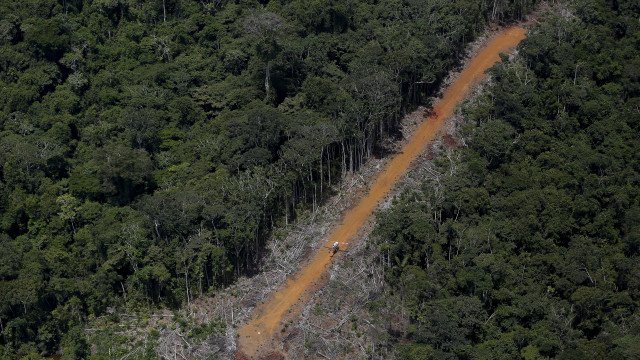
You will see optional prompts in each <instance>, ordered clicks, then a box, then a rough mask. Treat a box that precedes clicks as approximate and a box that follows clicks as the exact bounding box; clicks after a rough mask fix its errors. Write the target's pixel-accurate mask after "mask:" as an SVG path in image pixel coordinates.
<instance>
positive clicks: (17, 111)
mask: <svg viewBox="0 0 640 360" xmlns="http://www.w3.org/2000/svg"><path fill="white" fill-rule="evenodd" d="M534 2H535V1H533V0H525V1H515V2H514V1H508V0H498V1H473V0H465V1H455V2H451V1H448V0H430V1H413V0H404V1H401V0H394V1H373V0H370V1H350V0H340V1H332V0H312V1H307V0H304V1H303V0H296V1H222V0H216V1H213V0H204V1H195V0H148V1H142V0H93V1H89V0H24V1H2V2H1V3H0V346H2V348H3V349H4V350H3V351H4V352H5V354H7V356H11V357H13V356H23V355H25V354H28V353H33V354H36V353H40V354H53V353H56V352H58V351H59V349H60V346H62V347H63V348H64V349H66V350H65V351H63V352H62V353H63V354H64V356H65V357H68V358H73V357H84V356H86V351H87V347H86V344H83V340H82V338H83V337H82V331H81V329H82V327H81V325H82V324H83V322H84V321H85V320H86V319H87V317H92V316H99V315H101V314H104V313H105V312H106V311H107V310H109V309H113V307H118V306H124V305H126V306H128V307H129V308H135V307H136V306H141V307H146V306H157V305H164V306H179V305H180V304H181V303H182V302H184V301H186V300H188V299H190V298H192V297H193V296H194V295H197V294H202V293H204V292H206V291H207V290H208V289H212V288H217V287H220V286H224V285H225V284H228V283H229V282H231V281H233V279H234V278H235V277H236V276H238V275H239V274H244V273H248V272H251V271H255V270H256V266H257V264H258V260H259V258H260V253H261V249H262V248H263V244H264V239H265V238H266V236H267V235H268V233H269V229H270V228H271V227H272V226H273V225H274V224H278V223H282V222H287V221H291V220H292V219H294V218H295V216H296V215H297V214H299V211H300V210H301V209H303V208H305V207H314V206H316V203H318V202H319V201H321V200H322V198H323V197H324V196H325V195H326V194H327V191H328V189H329V188H330V184H331V183H332V182H334V183H335V181H336V179H338V178H339V177H340V175H341V174H343V173H344V172H346V171H350V170H353V169H355V168H357V167H358V166H359V165H360V164H361V163H362V161H363V160H364V159H365V158H366V157H367V156H369V155H370V154H371V153H372V152H373V151H375V150H376V141H377V140H378V139H380V137H381V136H382V135H383V134H385V133H389V132H393V129H394V128H395V126H396V121H397V119H398V118H399V116H400V115H401V114H402V113H403V112H404V111H405V110H406V109H409V108H411V107H412V106H415V105H416V104H419V103H424V102H425V99H426V98H427V97H428V96H430V95H432V94H433V93H434V92H435V91H436V90H437V89H438V86H439V84H440V82H441V81H442V79H443V78H444V76H445V75H446V74H447V72H448V71H449V70H450V69H452V68H453V67H454V66H455V65H456V64H458V62H459V60H460V57H461V55H462V54H463V50H464V46H465V44H467V43H468V42H469V41H471V40H473V39H474V38H475V37H476V36H477V35H478V34H479V33H480V32H481V31H482V29H483V28H484V27H485V25H486V24H487V23H489V22H498V23H499V22H508V21H511V20H514V19H520V18H521V17H522V16H523V14H525V13H527V12H528V11H530V10H531V8H532V6H533V3H534ZM61 344H62V345H61Z"/></svg>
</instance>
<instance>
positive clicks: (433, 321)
mask: <svg viewBox="0 0 640 360" xmlns="http://www.w3.org/2000/svg"><path fill="white" fill-rule="evenodd" d="M555 10H561V11H554V13H555V15H553V14H550V15H546V16H544V17H543V18H544V20H543V21H542V23H540V24H537V25H535V26H533V27H532V29H531V31H530V34H529V36H528V38H527V39H526V40H525V41H524V43H523V44H522V46H521V47H520V54H519V57H518V58H516V60H514V61H511V62H508V63H504V64H502V65H499V66H497V67H496V68H494V70H493V71H492V79H493V80H492V85H490V87H489V88H488V89H487V91H486V92H485V93H484V95H482V96H481V97H480V98H479V99H477V100H476V101H474V103H473V104H471V105H469V106H468V107H467V108H466V110H465V111H464V113H465V115H466V119H467V121H468V122H469V123H470V126H469V128H467V129H466V130H465V131H464V132H463V137H465V138H466V141H465V143H466V146H462V147H461V148H459V149H457V150H454V154H453V155H451V156H449V157H445V156H442V158H440V159H439V160H438V162H437V166H436V171H435V172H434V174H435V175H433V178H432V179H429V180H425V182H424V184H423V186H422V188H421V189H418V190H415V191H408V192H406V193H404V195H403V196H401V197H400V198H398V199H397V201H396V202H395V204H394V205H393V206H392V208H391V209H390V210H388V211H385V212H383V213H381V214H380V216H379V226H378V228H377V230H376V234H377V239H378V241H379V244H380V248H381V255H382V257H383V260H384V262H385V263H386V264H388V271H387V277H388V280H389V282H390V284H392V287H393V289H394V292H395V293H396V294H397V296H399V297H400V298H401V299H402V302H403V303H404V305H405V307H406V308H407V310H408V311H409V313H410V316H411V319H412V322H411V328H410V329H409V332H408V334H407V339H405V344H404V345H401V346H399V347H398V348H399V354H400V358H403V359H471V358H474V359H475V358H477V359H519V358H523V359H543V358H559V359H576V360H577V359H638V358H640V268H639V266H638V264H640V136H639V134H640V23H638V18H640V4H639V3H638V2H637V1H612V2H610V1H579V2H576V5H575V7H569V8H562V7H561V8H559V9H555ZM451 159H460V161H450V160H451ZM406 340H410V341H408V343H407V341H406Z"/></svg>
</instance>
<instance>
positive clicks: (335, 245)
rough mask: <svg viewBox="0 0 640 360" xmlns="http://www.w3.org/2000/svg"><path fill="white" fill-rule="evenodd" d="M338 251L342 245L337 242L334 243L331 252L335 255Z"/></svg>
mask: <svg viewBox="0 0 640 360" xmlns="http://www.w3.org/2000/svg"><path fill="white" fill-rule="evenodd" d="M338 250H340V244H339V243H338V242H337V241H336V242H334V243H333V246H331V251H333V253H334V254H335V253H337V252H338Z"/></svg>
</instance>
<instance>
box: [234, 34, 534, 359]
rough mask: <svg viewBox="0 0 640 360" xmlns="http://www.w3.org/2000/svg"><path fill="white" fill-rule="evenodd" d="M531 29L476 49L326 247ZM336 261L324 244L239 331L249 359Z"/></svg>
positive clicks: (361, 220)
mask: <svg viewBox="0 0 640 360" xmlns="http://www.w3.org/2000/svg"><path fill="white" fill-rule="evenodd" d="M525 34H526V30H525V29H524V28H522V27H519V26H514V27H510V28H506V29H504V30H502V31H500V32H498V33H497V34H495V35H494V36H493V37H492V38H491V39H490V40H489V42H488V43H487V44H486V45H485V46H484V47H483V48H481V49H480V51H478V52H477V54H476V55H475V56H474V57H473V58H472V59H471V61H470V62H468V64H467V66H466V67H465V68H464V69H463V70H462V72H461V73H460V74H459V75H458V77H457V79H456V80H455V81H454V82H453V84H451V85H450V86H449V87H448V88H447V89H446V90H445V92H444V94H443V95H442V98H441V100H440V101H438V102H437V103H436V104H435V106H434V111H433V114H432V115H431V116H429V117H428V118H426V119H425V121H424V122H423V123H422V124H421V125H420V126H419V127H418V128H417V129H416V131H415V133H414V134H413V135H412V137H411V138H410V140H409V141H408V143H407V144H406V145H405V146H404V147H403V148H402V152H401V153H398V154H397V155H395V156H394V157H393V159H391V160H390V161H389V163H388V164H387V166H386V167H385V169H384V170H383V171H382V172H381V173H380V174H379V175H378V177H377V178H376V179H375V181H374V183H373V185H372V186H371V188H370V190H369V192H368V193H367V194H366V196H365V197H364V198H362V199H361V200H360V201H359V202H358V203H357V205H356V206H355V207H353V208H351V209H350V210H348V211H347V213H346V214H345V215H344V217H343V221H342V223H341V224H340V225H338V226H337V227H336V228H335V229H334V230H333V232H332V233H331V235H330V236H329V238H328V239H327V243H326V247H328V248H331V245H332V244H333V243H334V242H336V241H338V242H340V243H341V245H342V244H344V243H346V242H349V241H352V240H350V239H352V238H353V237H354V236H355V235H356V234H357V233H358V231H359V230H360V228H361V227H362V226H363V225H364V224H365V222H366V220H367V218H369V216H371V214H372V213H373V212H374V210H375V209H376V207H377V206H378V203H379V202H380V201H381V200H383V199H384V197H385V196H386V195H387V194H388V193H389V191H390V190H391V189H392V187H393V186H394V184H395V183H396V182H397V181H398V179H399V178H400V177H401V176H402V175H403V174H404V173H405V172H406V171H407V169H408V168H409V166H410V165H411V162H412V161H413V160H414V159H415V158H417V157H418V156H419V155H420V154H421V153H422V151H423V150H424V149H425V148H426V146H427V144H428V143H429V142H430V141H431V140H433V138H434V137H435V136H436V135H437V133H438V132H439V131H440V129H441V128H442V126H443V124H444V122H445V120H446V119H447V118H448V117H449V116H450V115H451V114H452V113H453V111H454V110H455V107H456V105H458V104H459V103H460V102H461V101H462V100H463V99H464V98H465V97H466V96H467V95H468V93H469V91H470V89H471V88H472V86H473V85H475V84H476V83H477V82H478V81H479V80H480V79H481V78H482V77H483V76H484V73H485V71H486V70H487V69H489V68H490V67H491V66H493V65H494V64H495V63H497V62H498V61H500V57H499V55H500V53H503V52H507V51H508V50H510V49H512V48H513V47H515V46H516V45H517V44H518V43H520V41H522V40H523V39H524V38H525ZM331 260H332V253H331V251H327V249H326V248H321V249H320V250H319V251H318V252H317V253H316V254H315V256H313V258H312V259H311V260H310V261H309V262H308V263H307V264H306V265H305V266H304V267H303V268H302V269H301V270H300V271H299V272H298V273H297V274H295V276H293V277H292V278H290V279H289V280H288V281H287V282H286V283H285V284H284V285H283V286H282V287H281V288H280V289H279V290H278V291H277V292H275V293H274V294H273V295H272V296H271V297H270V298H269V299H268V300H267V301H266V302H264V303H262V304H261V305H259V306H258V307H257V308H256V309H255V311H254V314H253V317H252V318H251V319H250V320H249V322H248V323H247V324H246V325H245V326H244V327H242V328H241V329H240V330H239V338H238V347H239V349H240V350H241V351H242V352H243V353H244V354H245V355H246V356H248V357H251V358H255V357H256V355H258V354H259V353H262V352H264V351H269V350H272V349H270V348H269V346H270V345H271V343H272V340H273V337H274V336H275V335H276V332H277V331H278V330H279V329H280V327H281V326H282V320H283V319H284V318H285V316H287V314H288V313H290V312H291V311H292V309H294V308H295V307H296V304H298V303H300V302H301V301H303V300H304V299H305V298H307V295H308V294H306V292H307V291H308V290H310V289H313V287H314V284H315V283H316V282H317V281H318V280H319V279H320V278H321V277H322V275H323V273H324V272H325V270H326V268H327V265H328V264H329V263H330V262H331Z"/></svg>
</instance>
